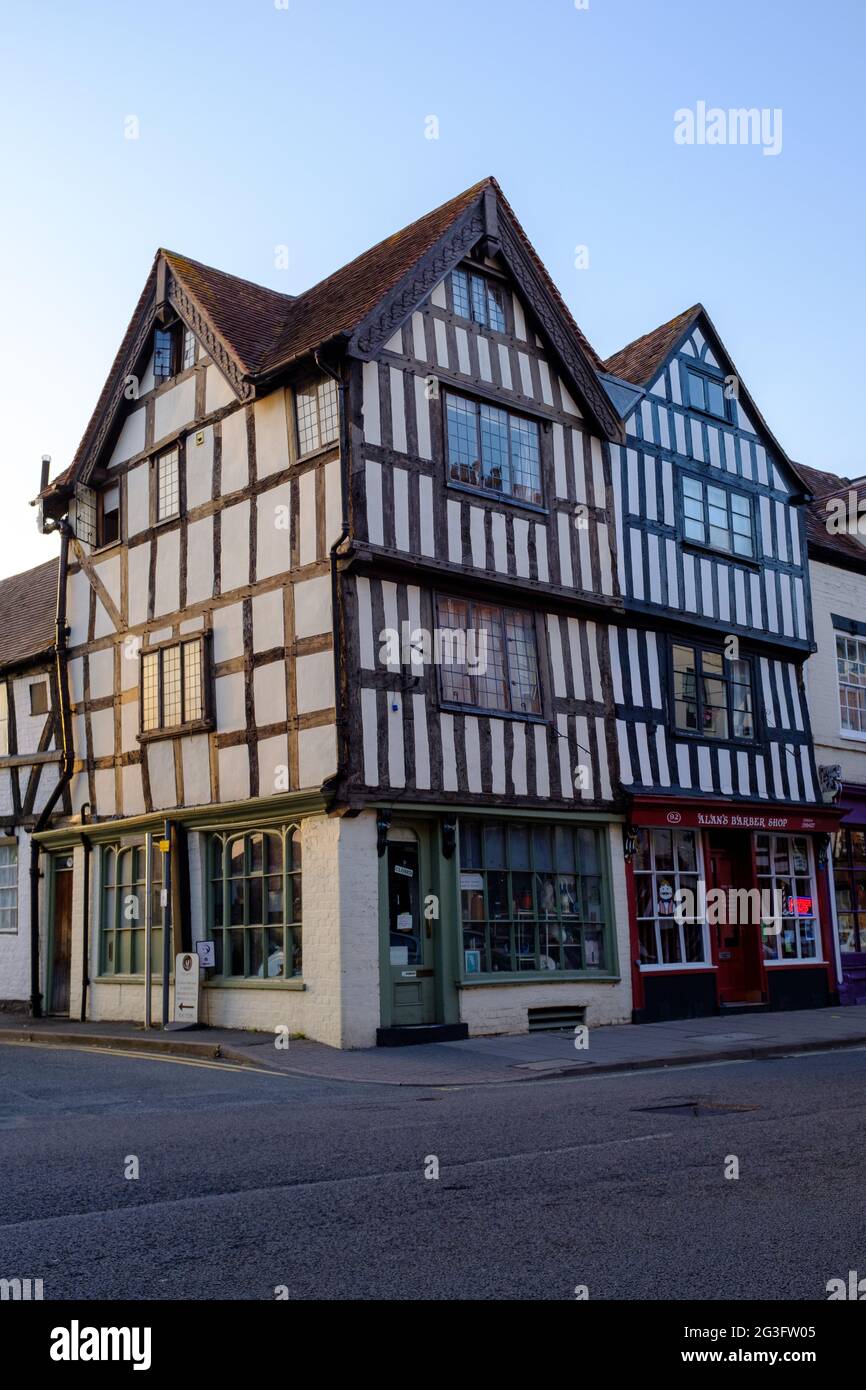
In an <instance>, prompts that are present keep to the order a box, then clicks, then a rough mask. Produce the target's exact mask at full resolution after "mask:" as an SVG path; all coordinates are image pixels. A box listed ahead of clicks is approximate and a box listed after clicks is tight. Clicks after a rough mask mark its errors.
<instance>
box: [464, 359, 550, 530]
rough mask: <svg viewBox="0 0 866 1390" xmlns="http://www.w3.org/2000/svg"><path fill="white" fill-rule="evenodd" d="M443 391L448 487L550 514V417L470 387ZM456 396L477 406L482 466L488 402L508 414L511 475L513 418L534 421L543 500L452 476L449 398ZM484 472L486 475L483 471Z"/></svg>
mask: <svg viewBox="0 0 866 1390" xmlns="http://www.w3.org/2000/svg"><path fill="white" fill-rule="evenodd" d="M440 395H441V398H442V401H441V412H442V417H441V418H442V441H443V446H444V447H443V455H444V464H445V485H446V487H450V488H454V489H455V490H457V491H459V492H469V493H471V494H472V495H473V497H486V498H488V499H492V500H493V501H496V502H503V503H505V504H506V505H508V506H509V507H525V508H527V510H529V511H533V512H542V513H544V514H545V515H547V514H548V507H547V504H546V496H547V490H546V487H545V476H544V475H545V450H544V444H543V440H544V437H545V433H546V431H545V428H544V426H545V425H549V424H550V421H549V420H547V417H546V416H537V415H533V414H531V413H530V412H528V411H525V410H514V409H513V408H512V407H511V405H510V403H509V404H503V402H502V401H501V399H499V398H498V397H488V396H481V395H478V396H475V395H470V394H469V393H468V392H467V391H461V390H459V389H456V388H454V387H453V386H450V385H448V386H445V387H444V388H443V390H442V391H441V392H440ZM452 396H453V397H454V398H455V399H456V400H459V401H462V402H464V403H467V404H469V405H471V406H472V408H473V411H474V416H475V441H476V448H477V457H478V462H479V465H480V466H483V461H482V448H481V411H482V409H483V408H484V407H485V406H486V407H487V408H488V409H489V410H498V411H501V412H502V414H503V415H505V417H506V420H507V424H508V428H507V437H508V469H509V475H512V476H513V472H514V469H513V466H512V445H511V422H512V420H517V421H520V422H521V424H528V425H532V426H533V427H534V428H535V430H536V435H537V439H538V487H537V489H535V490H536V491H537V492H538V495H539V497H540V498H541V501H540V502H534V501H533V500H532V498H528V497H518V496H517V495H516V494H515V493H513V492H505V491H503V489H501V488H499V489H497V488H492V487H485V486H484V484H483V482H482V483H481V484H478V483H472V482H466V481H464V480H463V479H461V478H452V476H451V469H452V463H451V458H450V450H449V432H448V401H449V398H450V397H452ZM453 466H454V467H463V466H465V465H459V464H455V465H453ZM482 476H483V475H482Z"/></svg>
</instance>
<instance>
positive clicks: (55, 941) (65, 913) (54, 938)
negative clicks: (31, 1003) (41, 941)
mask: <svg viewBox="0 0 866 1390" xmlns="http://www.w3.org/2000/svg"><path fill="white" fill-rule="evenodd" d="M52 880H53V882H52V899H53V901H52V913H51V951H50V955H49V958H48V965H49V971H50V975H49V981H48V1012H49V1013H50V1014H63V1015H68V1013H69V967H70V958H71V952H72V861H71V860H70V859H66V858H63V859H55V860H54V861H53V863H52Z"/></svg>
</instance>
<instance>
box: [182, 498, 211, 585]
mask: <svg viewBox="0 0 866 1390" xmlns="http://www.w3.org/2000/svg"><path fill="white" fill-rule="evenodd" d="M212 596H213V517H212V516H205V517H201V518H200V520H198V521H193V522H191V523H190V526H189V530H188V532H187V546H186V601H187V603H188V604H191V603H203V602H204V600H205V599H208V598H211V597H212Z"/></svg>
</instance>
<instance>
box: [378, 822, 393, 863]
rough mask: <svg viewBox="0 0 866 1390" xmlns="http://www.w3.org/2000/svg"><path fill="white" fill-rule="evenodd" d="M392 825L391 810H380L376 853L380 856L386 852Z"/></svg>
mask: <svg viewBox="0 0 866 1390" xmlns="http://www.w3.org/2000/svg"><path fill="white" fill-rule="evenodd" d="M390 825H391V812H390V811H379V813H378V815H377V816H376V853H377V854H378V856H379V858H380V859H381V858H382V855H383V854H384V853H385V848H386V846H387V844H388V830H389V828H390Z"/></svg>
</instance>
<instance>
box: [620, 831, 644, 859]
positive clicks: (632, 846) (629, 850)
mask: <svg viewBox="0 0 866 1390" xmlns="http://www.w3.org/2000/svg"><path fill="white" fill-rule="evenodd" d="M623 836H624V853H625V857H626V859H632V858H633V857H634V854H635V852H636V850H637V847H638V841H639V839H640V831H639V830H638V828H637V826H636V825H627V826H626V827H625V830H624V831H623Z"/></svg>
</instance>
